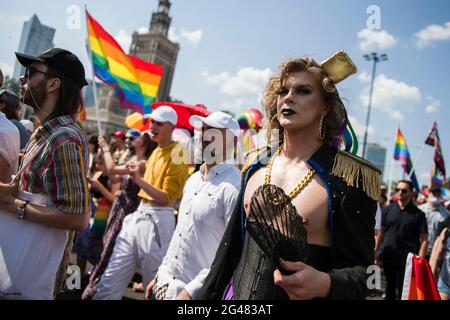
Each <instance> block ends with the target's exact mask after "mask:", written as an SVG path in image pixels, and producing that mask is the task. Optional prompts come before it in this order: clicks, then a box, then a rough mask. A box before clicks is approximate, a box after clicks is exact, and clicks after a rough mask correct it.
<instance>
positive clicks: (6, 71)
mask: <svg viewBox="0 0 450 320" xmlns="http://www.w3.org/2000/svg"><path fill="white" fill-rule="evenodd" d="M0 69H1V70H2V73H3V76H5V77H6V76H9V77H12V74H13V66H12V65H10V64H7V63H4V62H0Z"/></svg>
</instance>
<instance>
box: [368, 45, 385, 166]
mask: <svg viewBox="0 0 450 320" xmlns="http://www.w3.org/2000/svg"><path fill="white" fill-rule="evenodd" d="M363 57H364V58H365V59H366V60H367V61H373V69H372V81H371V83H370V95H369V107H368V109H367V119H366V129H365V132H364V143H363V153H362V157H363V158H365V157H366V146H367V135H368V131H369V121H370V109H371V107H372V95H373V84H374V81H375V72H376V68H377V63H378V62H381V61H387V60H388V56H387V55H386V54H385V53H383V54H381V55H378V53H376V52H372V53H371V54H370V55H369V54H365V55H364V56H363Z"/></svg>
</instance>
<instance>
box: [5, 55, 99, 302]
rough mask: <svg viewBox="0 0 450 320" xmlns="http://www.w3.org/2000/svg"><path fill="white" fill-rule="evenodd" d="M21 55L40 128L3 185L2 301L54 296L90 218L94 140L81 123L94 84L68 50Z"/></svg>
mask: <svg viewBox="0 0 450 320" xmlns="http://www.w3.org/2000/svg"><path fill="white" fill-rule="evenodd" d="M16 56H17V59H18V60H19V62H20V63H21V64H22V65H23V66H24V67H26V73H25V75H23V76H22V77H21V79H20V80H21V87H20V93H21V99H22V100H23V102H24V103H26V104H28V105H30V106H31V107H32V108H33V109H34V112H35V114H36V117H37V119H38V120H39V126H38V127H37V129H36V130H35V132H34V133H33V135H32V137H31V139H30V142H29V143H28V145H27V147H26V149H25V154H24V157H23V161H22V164H21V167H20V171H19V173H18V175H17V178H16V179H15V180H13V183H11V184H9V185H5V184H0V208H1V211H0V251H1V252H2V253H3V254H0V299H1V298H2V295H4V296H5V297H6V298H13V299H52V298H53V297H54V294H56V293H57V292H58V290H59V289H61V287H62V286H63V283H64V282H63V280H64V279H65V276H66V269H67V265H68V257H69V255H68V253H69V252H68V250H67V247H68V246H67V245H68V244H69V243H70V242H71V241H70V239H71V235H72V232H71V231H82V230H84V229H85V228H86V227H87V225H88V223H89V214H90V197H89V189H88V184H87V181H86V175H87V172H88V164H89V153H88V142H87V138H86V135H85V133H84V131H83V130H82V128H81V127H80V125H79V124H78V122H77V113H78V111H79V109H80V108H81V106H82V99H81V93H80V92H81V89H82V87H83V86H85V85H87V82H86V79H85V73H84V68H83V65H82V64H81V62H80V61H79V59H78V58H77V57H76V56H75V55H74V54H72V53H71V52H69V51H67V50H64V49H59V48H54V49H50V50H48V51H46V52H44V53H42V54H41V55H39V56H37V57H35V56H30V55H25V54H21V53H16ZM2 260H4V261H2Z"/></svg>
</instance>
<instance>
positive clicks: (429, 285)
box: [402, 253, 441, 300]
mask: <svg viewBox="0 0 450 320" xmlns="http://www.w3.org/2000/svg"><path fill="white" fill-rule="evenodd" d="M402 300H441V297H440V296H439V292H438V290H437V286H436V281H435V280H434V277H433V273H432V271H431V268H430V265H429V264H428V261H427V260H426V259H424V258H419V257H416V256H414V255H413V254H412V253H409V254H408V257H407V258H406V268H405V277H404V280H403V291H402Z"/></svg>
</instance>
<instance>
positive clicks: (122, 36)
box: [114, 30, 132, 52]
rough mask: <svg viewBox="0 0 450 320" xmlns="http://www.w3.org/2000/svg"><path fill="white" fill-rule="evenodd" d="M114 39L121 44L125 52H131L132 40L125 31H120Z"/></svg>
mask: <svg viewBox="0 0 450 320" xmlns="http://www.w3.org/2000/svg"><path fill="white" fill-rule="evenodd" d="M114 39H116V41H117V42H118V43H119V44H120V46H121V47H122V49H123V51H125V52H128V51H129V50H130V46H131V39H132V38H131V35H129V34H128V33H127V32H126V31H125V30H119V32H118V33H117V34H116V36H115V37H114Z"/></svg>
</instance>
